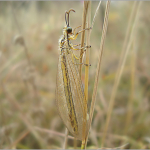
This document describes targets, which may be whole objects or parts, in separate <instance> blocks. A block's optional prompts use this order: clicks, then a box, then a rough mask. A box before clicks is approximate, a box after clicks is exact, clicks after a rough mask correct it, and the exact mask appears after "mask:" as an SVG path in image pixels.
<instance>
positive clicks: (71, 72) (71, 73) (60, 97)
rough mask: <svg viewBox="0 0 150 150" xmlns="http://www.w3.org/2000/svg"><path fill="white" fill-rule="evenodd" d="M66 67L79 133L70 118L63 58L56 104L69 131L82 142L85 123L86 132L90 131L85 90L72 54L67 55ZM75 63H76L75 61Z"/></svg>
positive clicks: (58, 76) (59, 71)
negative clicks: (85, 118)
mask: <svg viewBox="0 0 150 150" xmlns="http://www.w3.org/2000/svg"><path fill="white" fill-rule="evenodd" d="M65 58H66V67H67V70H68V77H69V81H70V87H71V92H72V98H73V104H74V105H73V107H74V108H72V109H75V113H76V115H75V117H76V120H77V128H78V133H75V132H74V130H73V128H72V126H71V123H70V118H69V111H68V106H67V101H66V95H65V90H64V81H63V73H62V68H61V57H60V58H59V63H58V73H57V86H56V103H57V107H58V111H59V114H60V116H61V118H62V120H63V122H64V123H65V125H66V126H67V128H68V130H69V131H70V132H71V133H72V134H73V135H74V136H75V137H76V138H77V139H80V140H82V139H83V138H84V136H85V135H83V129H84V128H85V126H83V125H84V124H83V122H84V121H85V122H86V124H87V125H86V126H87V127H86V128H87V130H86V132H87V131H88V123H87V120H84V119H83V118H84V114H85V109H84V108H85V105H86V104H84V90H83V85H82V81H81V79H80V77H79V72H78V67H77V65H76V64H74V63H73V62H72V54H71V53H70V54H66V53H65ZM74 62H75V61H74Z"/></svg>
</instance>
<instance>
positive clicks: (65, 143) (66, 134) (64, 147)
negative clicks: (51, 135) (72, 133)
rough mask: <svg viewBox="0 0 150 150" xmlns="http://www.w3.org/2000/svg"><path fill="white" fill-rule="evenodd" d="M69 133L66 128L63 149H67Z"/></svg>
mask: <svg viewBox="0 0 150 150" xmlns="http://www.w3.org/2000/svg"><path fill="white" fill-rule="evenodd" d="M68 133H69V131H68V129H67V128H66V130H65V141H64V145H63V149H67V142H68Z"/></svg>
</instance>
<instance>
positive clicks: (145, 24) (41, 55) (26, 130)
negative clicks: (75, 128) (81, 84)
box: [0, 1, 150, 149]
mask: <svg viewBox="0 0 150 150" xmlns="http://www.w3.org/2000/svg"><path fill="white" fill-rule="evenodd" d="M98 3H99V2H96V1H95V2H94V1H93V2H92V7H91V16H92V18H93V16H94V13H95V10H96V8H97V5H98ZM105 4H106V2H102V5H101V7H100V9H99V11H98V14H97V16H96V20H95V24H94V27H93V29H92V34H91V41H90V43H91V46H92V47H91V51H90V63H91V67H90V72H89V101H91V97H92V92H93V85H94V79H95V72H96V66H97V60H98V55H99V45H100V39H101V32H102V24H103V17H104V12H105ZM133 4H134V1H127V2H125V1H120V2H117V1H113V2H111V6H110V14H109V25H108V31H107V36H106V42H105V46H104V53H103V59H102V66H101V74H100V77H99V78H100V81H99V85H98V93H97V101H96V106H95V111H94V118H93V123H92V128H91V131H90V136H89V140H88V147H87V148H100V147H101V139H102V136H103V131H104V128H105V125H106V117H107V112H108V111H109V110H108V105H109V102H110V95H111V93H112V89H113V85H114V81H115V75H116V71H117V67H118V64H119V59H120V56H121V51H122V48H123V43H124V40H125V34H126V32H127V26H128V23H129V18H130V14H131V11H132V9H133ZM70 8H74V9H75V10H76V12H75V13H73V12H72V13H71V14H70V26H72V28H75V27H77V26H79V25H81V24H82V11H83V1H76V2H73V1H72V2H70V1H65V2H59V1H46V2H43V1H42V2H32V1H28V2H0V84H1V85H0V148H19V149H22V148H24V149H30V148H32V149H33V148H49V149H51V148H62V146H63V143H64V133H65V126H64V124H63V122H62V120H61V119H60V117H59V114H58V113H57V108H56V105H55V88H56V74H57V63H58V57H59V51H58V40H59V38H60V36H61V34H62V29H63V27H64V25H65V11H66V10H69V9H70ZM149 8H150V2H142V3H141V5H140V8H139V10H138V16H137V21H136V24H135V26H136V28H135V32H134V38H133V39H134V40H133V42H132V46H131V47H130V50H129V54H128V55H127V61H126V63H125V67H124V69H123V75H122V77H121V80H120V83H119V87H118V89H117V95H116V98H115V104H114V109H113V112H112V115H111V121H110V124H109V128H108V134H107V137H106V141H105V145H104V146H105V147H109V148H110V147H111V148H114V147H118V146H121V145H124V144H127V143H128V145H127V146H126V148H132V149H133V148H134V149H135V148H137V149H138V148H143V149H144V148H150V128H149V127H150V65H149V64H150V50H149V47H150V17H149V16H150V9H149ZM133 19H135V18H134V17H133ZM133 21H134V20H133ZM132 24H133V23H132ZM130 32H131V31H130ZM80 38H81V37H80V36H79V38H78V39H77V40H76V41H75V42H74V43H75V44H78V43H80ZM127 43H128V42H127ZM83 69H84V67H83ZM82 80H83V81H84V73H83V75H82ZM76 144H77V146H78V147H80V144H81V143H80V141H77V143H76ZM73 145H74V140H73V139H68V147H70V148H71V147H72V148H73Z"/></svg>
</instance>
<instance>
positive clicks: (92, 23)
mask: <svg viewBox="0 0 150 150" xmlns="http://www.w3.org/2000/svg"><path fill="white" fill-rule="evenodd" d="M101 2H102V1H99V3H98V6H97V8H96V11H95V14H94V17H93V21H92V26H91V27H92V28H93V26H94V23H95V19H96V16H97V13H98V10H99V8H100V5H101Z"/></svg>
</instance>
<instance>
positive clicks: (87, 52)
mask: <svg viewBox="0 0 150 150" xmlns="http://www.w3.org/2000/svg"><path fill="white" fill-rule="evenodd" d="M87 3H88V8H87V9H88V11H87V28H90V25H91V24H90V21H91V1H88V2H87ZM86 44H87V45H88V46H89V45H90V30H88V31H87V38H86ZM85 63H86V66H85V83H84V85H85V88H84V96H85V97H84V105H85V106H84V108H85V116H84V120H86V118H87V103H88V81H89V48H87V49H86V58H85ZM83 126H84V128H83V129H84V131H83V135H84V136H85V139H84V141H82V146H83V147H84V149H86V141H87V137H86V136H87V135H86V130H87V128H88V126H87V124H86V122H84V123H83Z"/></svg>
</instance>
